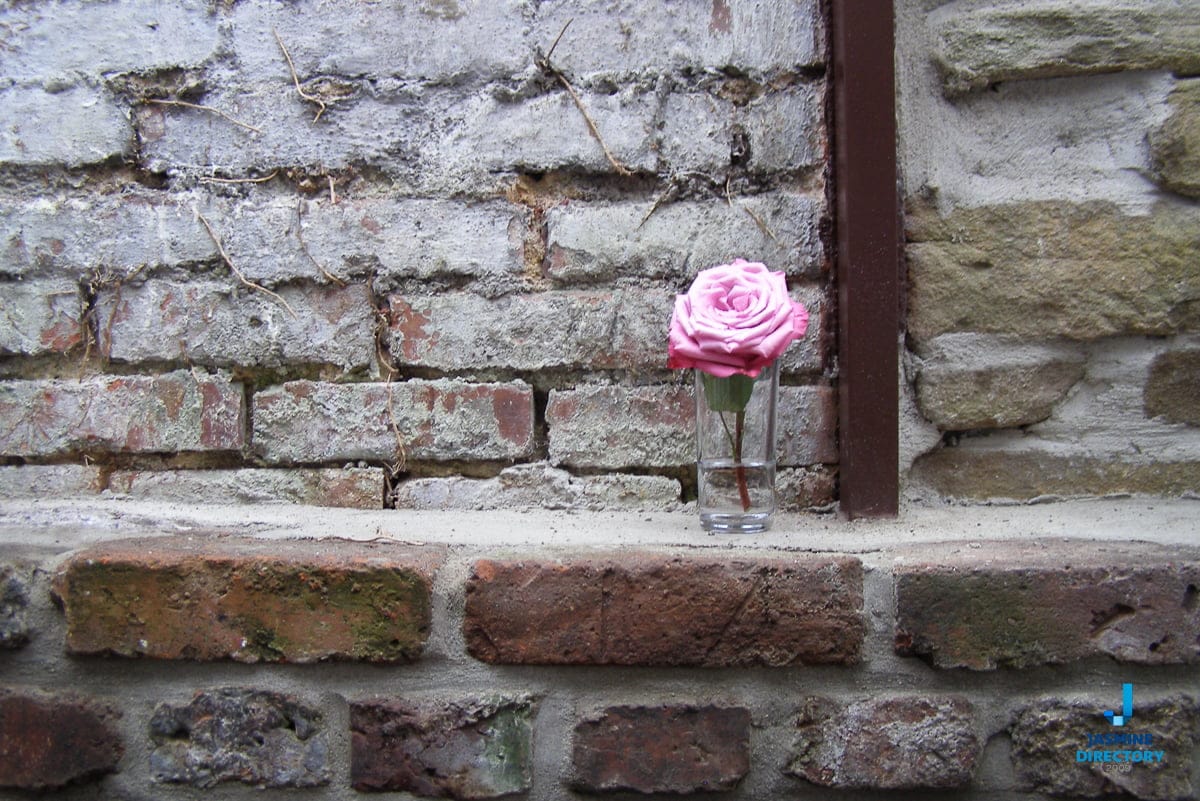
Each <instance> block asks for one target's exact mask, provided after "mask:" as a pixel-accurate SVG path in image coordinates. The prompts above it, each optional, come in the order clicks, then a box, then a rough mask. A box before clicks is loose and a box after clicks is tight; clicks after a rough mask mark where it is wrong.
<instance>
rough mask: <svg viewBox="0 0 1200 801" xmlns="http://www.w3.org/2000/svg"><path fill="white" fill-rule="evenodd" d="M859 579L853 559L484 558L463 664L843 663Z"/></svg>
mask: <svg viewBox="0 0 1200 801" xmlns="http://www.w3.org/2000/svg"><path fill="white" fill-rule="evenodd" d="M862 576H863V574H862V565H861V563H860V562H859V561H858V560H857V559H852V558H829V559H822V558H813V557H810V558H796V559H745V558H729V559H701V558H680V557H669V556H662V555H655V554H623V555H620V556H615V557H612V558H608V559H603V558H593V559H578V560H573V561H566V562H560V561H536V560H531V561H527V562H526V561H495V560H489V559H484V560H480V561H478V562H476V563H475V567H474V572H473V574H472V576H471V578H470V580H469V581H468V583H467V599H466V613H465V619H464V622H463V630H464V634H465V636H466V641H467V649H468V651H469V652H470V653H471V655H472V656H474V657H476V658H477V659H481V660H483V661H485V662H492V663H498V664H560V665H572V664H573V665H687V666H704V667H729V666H750V665H769V666H782V665H796V664H850V663H854V662H857V661H858V659H859V653H860V649H861V647H862V639H863V620H862Z"/></svg>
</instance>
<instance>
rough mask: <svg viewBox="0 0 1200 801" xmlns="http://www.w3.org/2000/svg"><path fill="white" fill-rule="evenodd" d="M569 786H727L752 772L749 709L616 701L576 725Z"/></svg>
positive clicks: (660, 789) (678, 789)
mask: <svg viewBox="0 0 1200 801" xmlns="http://www.w3.org/2000/svg"><path fill="white" fill-rule="evenodd" d="M571 763H572V774H571V777H570V784H571V786H572V787H573V788H574V789H576V790H582V791H584V792H592V793H598V792H617V791H622V790H627V791H633V792H638V793H678V794H685V793H694V792H704V791H719V790H732V789H733V788H734V787H736V786H737V783H738V782H739V781H740V780H741V779H742V777H743V776H745V775H746V773H747V772H749V770H750V712H749V711H748V710H746V709H743V708H741V707H721V706H702V707H696V706H658V707H640V706H614V707H609V708H608V709H605V710H604V711H603V712H601V713H600V714H599V715H597V716H595V717H591V718H588V719H586V720H583V721H582V722H580V723H579V725H577V726H576V727H575V742H574V749H573V752H572V758H571Z"/></svg>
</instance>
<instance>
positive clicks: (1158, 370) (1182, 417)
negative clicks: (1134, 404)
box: [1144, 349, 1200, 426]
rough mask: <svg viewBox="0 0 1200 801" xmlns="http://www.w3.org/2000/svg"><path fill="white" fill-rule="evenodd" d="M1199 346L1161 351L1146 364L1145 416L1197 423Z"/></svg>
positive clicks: (1199, 422)
mask: <svg viewBox="0 0 1200 801" xmlns="http://www.w3.org/2000/svg"><path fill="white" fill-rule="evenodd" d="M1197 387H1200V349H1196V350H1178V351H1169V352H1167V353H1163V354H1161V355H1160V356H1158V357H1157V358H1155V360H1154V362H1153V363H1152V364H1151V365H1150V375H1149V376H1148V377H1147V379H1146V387H1145V390H1144V397H1145V409H1146V416H1147V417H1162V418H1163V419H1164V420H1167V421H1168V422H1172V423H1187V424H1188V425H1193V426H1200V396H1198V395H1197V394H1196V388H1197Z"/></svg>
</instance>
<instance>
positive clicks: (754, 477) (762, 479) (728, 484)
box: [696, 362, 779, 533]
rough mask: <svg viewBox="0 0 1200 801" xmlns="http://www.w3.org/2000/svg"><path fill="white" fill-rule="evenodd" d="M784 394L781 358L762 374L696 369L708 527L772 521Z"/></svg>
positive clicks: (703, 511)
mask: <svg viewBox="0 0 1200 801" xmlns="http://www.w3.org/2000/svg"><path fill="white" fill-rule="evenodd" d="M778 397H779V363H778V362H773V363H772V364H771V365H770V366H769V367H766V368H764V369H763V371H762V372H761V373H760V374H759V375H758V377H757V378H749V377H748V376H731V377H729V378H716V377H715V376H711V375H708V374H707V373H704V372H702V371H700V370H696V466H697V480H698V485H699V505H700V525H701V526H702V527H703V528H704V530H705V531H728V532H746V533H751V532H757V531H766V530H767V529H769V528H770V527H771V523H772V521H773V518H774V516H775V507H776V501H775V418H776V407H777V405H778Z"/></svg>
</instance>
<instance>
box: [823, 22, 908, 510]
mask: <svg viewBox="0 0 1200 801" xmlns="http://www.w3.org/2000/svg"><path fill="white" fill-rule="evenodd" d="M830 3H831V6H830V14H829V23H830V33H829V35H830V39H829V44H830V64H831V68H832V69H831V72H832V81H833V93H832V94H833V114H832V117H833V121H832V130H831V131H830V136H831V138H832V140H833V152H834V159H833V175H832V180H833V186H834V226H835V231H836V240H835V241H836V248H837V250H836V253H835V273H836V281H837V289H838V441H839V446H838V447H839V451H840V455H839V458H840V465H839V473H840V500H841V508H842V512H843V514H845V515H847V516H848V517H851V518H855V517H885V516H893V515H895V514H896V513H897V511H898V508H899V494H900V493H899V488H900V476H899V458H900V457H899V398H898V377H899V373H898V370H899V357H898V342H899V332H900V240H899V234H900V223H899V217H900V213H899V209H900V200H899V195H898V192H897V187H896V179H897V171H896V107H895V106H896V101H895V66H894V62H893V55H894V46H895V38H894V33H893V7H892V0H830Z"/></svg>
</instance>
